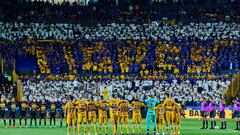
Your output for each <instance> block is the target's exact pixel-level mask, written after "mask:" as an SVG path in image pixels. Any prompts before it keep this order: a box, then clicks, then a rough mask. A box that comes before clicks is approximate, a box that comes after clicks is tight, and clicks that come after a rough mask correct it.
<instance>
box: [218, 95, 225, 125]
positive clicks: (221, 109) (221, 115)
mask: <svg viewBox="0 0 240 135" xmlns="http://www.w3.org/2000/svg"><path fill="white" fill-rule="evenodd" d="M225 106H226V103H225V102H224V99H223V98H221V103H220V106H219V110H218V112H219V118H220V119H221V128H220V129H226V127H227V124H226V119H225Z"/></svg>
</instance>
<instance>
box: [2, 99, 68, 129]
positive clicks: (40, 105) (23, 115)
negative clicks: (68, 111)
mask: <svg viewBox="0 0 240 135" xmlns="http://www.w3.org/2000/svg"><path fill="white" fill-rule="evenodd" d="M65 104H66V100H65V99H63V101H62V102H55V101H54V100H51V101H46V100H45V99H43V100H42V101H40V102H37V100H36V98H33V100H32V101H31V102H28V101H27V100H25V99H24V98H23V99H22V101H19V102H16V101H15V98H12V99H11V100H9V99H6V98H1V101H0V118H1V119H3V122H4V126H5V127H7V122H6V112H7V111H8V112H9V127H12V126H13V127H15V126H16V120H15V119H16V115H17V112H19V124H20V127H22V126H23V124H22V120H24V126H25V127H27V119H28V116H27V112H29V113H30V127H32V125H33V122H34V124H35V126H37V112H38V111H39V112H40V113H39V114H40V116H39V127H41V126H42V121H43V122H44V126H45V127H46V126H47V121H46V118H47V113H48V112H49V117H50V127H52V126H54V127H56V117H57V108H61V110H60V111H59V112H60V116H61V121H60V127H62V123H63V119H64V107H65ZM12 122H13V123H12Z"/></svg>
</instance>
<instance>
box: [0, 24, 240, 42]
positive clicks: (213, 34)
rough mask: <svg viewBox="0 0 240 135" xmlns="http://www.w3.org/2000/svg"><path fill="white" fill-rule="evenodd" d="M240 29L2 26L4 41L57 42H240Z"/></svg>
mask: <svg viewBox="0 0 240 135" xmlns="http://www.w3.org/2000/svg"><path fill="white" fill-rule="evenodd" d="M239 29H240V25H239V24H236V23H222V22H219V23H190V24H189V25H174V26H167V25H163V26H160V25H158V23H152V24H142V25H140V24H139V25H138V24H118V23H111V24H107V25H101V24H98V25H97V26H95V27H89V26H82V25H81V24H70V23H59V24H46V23H18V22H6V23H3V22H1V23H0V30H1V31H0V38H1V39H3V40H10V41H16V40H22V39H36V40H38V39H42V40H46V39H57V40H85V39H87V40H100V39H101V40H114V39H115V40H116V39H120V40H126V39H131V40H143V39H162V40H168V41H170V40H172V39H174V38H175V39H176V38H177V39H183V40H184V39H187V38H199V39H201V40H207V39H208V38H216V39H229V38H231V39H238V38H239V36H240V33H239Z"/></svg>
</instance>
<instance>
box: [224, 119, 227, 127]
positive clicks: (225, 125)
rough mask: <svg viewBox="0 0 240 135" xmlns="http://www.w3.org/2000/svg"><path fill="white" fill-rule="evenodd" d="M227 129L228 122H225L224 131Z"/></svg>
mask: <svg viewBox="0 0 240 135" xmlns="http://www.w3.org/2000/svg"><path fill="white" fill-rule="evenodd" d="M226 128H227V123H226V121H224V129H226Z"/></svg>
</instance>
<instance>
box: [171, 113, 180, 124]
mask: <svg viewBox="0 0 240 135" xmlns="http://www.w3.org/2000/svg"><path fill="white" fill-rule="evenodd" d="M180 121H181V116H180V114H175V116H174V119H173V123H174V124H177V125H179V124H180Z"/></svg>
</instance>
